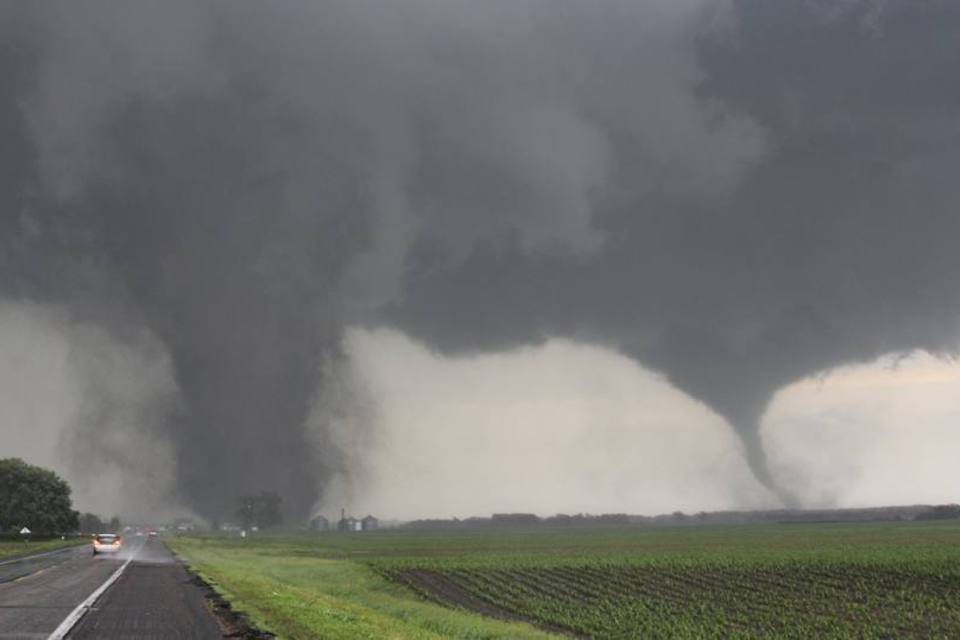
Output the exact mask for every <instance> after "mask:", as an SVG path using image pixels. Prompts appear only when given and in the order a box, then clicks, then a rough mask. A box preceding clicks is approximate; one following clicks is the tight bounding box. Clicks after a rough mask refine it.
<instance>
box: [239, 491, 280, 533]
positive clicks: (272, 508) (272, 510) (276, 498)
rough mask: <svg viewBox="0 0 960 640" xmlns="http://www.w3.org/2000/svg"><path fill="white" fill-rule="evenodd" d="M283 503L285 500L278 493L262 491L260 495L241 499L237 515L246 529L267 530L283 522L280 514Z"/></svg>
mask: <svg viewBox="0 0 960 640" xmlns="http://www.w3.org/2000/svg"><path fill="white" fill-rule="evenodd" d="M282 503H283V498H281V497H280V495H279V494H278V493H277V492H276V491H261V492H260V494H259V495H256V496H250V495H248V496H243V497H242V498H240V506H238V507H237V511H236V515H237V518H238V519H239V520H240V524H241V525H243V527H244V528H245V529H249V528H250V527H251V526H256V527H257V528H259V529H266V528H267V527H272V526H275V525H278V524H280V523H281V522H283V515H282V514H281V513H280V505H281V504H282Z"/></svg>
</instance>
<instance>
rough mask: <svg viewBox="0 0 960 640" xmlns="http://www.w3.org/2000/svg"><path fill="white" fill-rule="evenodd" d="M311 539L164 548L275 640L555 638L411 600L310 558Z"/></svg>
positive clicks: (359, 572) (339, 564) (208, 541)
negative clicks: (269, 632)
mask: <svg viewBox="0 0 960 640" xmlns="http://www.w3.org/2000/svg"><path fill="white" fill-rule="evenodd" d="M314 540H315V539H304V540H301V541H294V540H289V541H285V542H278V541H274V540H269V539H265V540H262V541H254V540H246V541H243V542H242V543H237V542H236V541H229V540H225V539H216V538H173V539H168V540H167V541H166V542H167V544H169V545H170V547H171V548H172V549H173V550H174V551H175V552H176V553H177V554H178V555H179V556H181V557H182V558H184V559H185V560H186V561H187V562H188V563H189V565H190V566H191V568H193V569H194V570H196V571H198V572H199V573H200V575H201V576H202V577H203V578H204V579H206V580H208V581H209V582H211V583H212V584H213V585H214V586H215V587H216V589H217V590H218V591H219V592H220V594H221V595H222V596H223V597H224V598H226V599H227V600H228V601H229V602H230V603H231V605H232V607H233V608H234V610H237V611H242V612H244V613H246V614H247V615H248V616H249V617H250V619H251V621H252V622H253V623H254V625H255V626H258V627H261V628H263V629H265V630H268V631H271V632H272V633H275V634H276V635H277V636H279V637H281V638H289V639H291V640H292V639H300V638H303V639H307V638H332V639H341V638H342V639H345V640H353V639H360V638H371V639H372V638H384V639H391V638H395V639H407V638H410V639H417V640H419V639H424V640H426V639H439V638H464V639H476V640H481V639H491V640H492V639H495V638H504V639H506V638H511V639H512V638H517V639H526V638H530V639H534V638H554V637H556V636H553V635H551V634H548V633H546V632H543V631H540V630H538V629H535V628H534V627H532V626H529V625H526V624H521V623H509V622H504V621H500V620H492V619H488V618H484V617H483V616H480V615H477V614H474V613H469V612H466V611H460V610H455V609H448V608H446V607H442V606H439V605H435V604H432V603H429V602H425V601H423V600H419V599H417V597H416V595H415V594H413V593H412V592H411V591H409V590H408V589H406V588H405V587H402V586H400V585H398V584H395V583H393V582H390V581H388V580H387V579H386V578H384V577H382V576H381V575H379V574H378V573H376V572H375V571H374V570H372V569H371V568H370V567H368V566H366V565H365V564H363V563H357V562H353V561H350V560H347V559H331V558H323V557H312V556H311V554H310V553H309V551H307V553H304V552H305V551H306V550H305V549H304V548H303V546H304V545H306V546H307V547H308V548H309V546H310V545H311V543H312V542H313V541H314Z"/></svg>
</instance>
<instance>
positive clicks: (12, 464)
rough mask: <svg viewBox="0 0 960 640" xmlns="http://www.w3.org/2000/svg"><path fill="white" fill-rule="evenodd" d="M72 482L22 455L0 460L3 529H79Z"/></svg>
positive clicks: (37, 531) (45, 531)
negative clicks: (74, 507) (22, 457)
mask: <svg viewBox="0 0 960 640" xmlns="http://www.w3.org/2000/svg"><path fill="white" fill-rule="evenodd" d="M72 506H73V505H72V504H71V502H70V485H68V484H67V483H66V481H64V480H63V479H62V478H60V476H58V475H57V474H55V473H54V472H53V471H50V470H48V469H43V468H42V467H36V466H33V465H30V464H27V463H26V462H24V461H23V460H21V459H20V458H4V459H2V460H0V532H2V531H11V530H19V529H20V528H21V527H27V528H29V529H30V530H31V531H33V533H35V534H51V533H65V532H68V531H76V530H77V528H78V526H79V520H78V515H79V514H78V513H77V512H76V511H74V510H73V508H72Z"/></svg>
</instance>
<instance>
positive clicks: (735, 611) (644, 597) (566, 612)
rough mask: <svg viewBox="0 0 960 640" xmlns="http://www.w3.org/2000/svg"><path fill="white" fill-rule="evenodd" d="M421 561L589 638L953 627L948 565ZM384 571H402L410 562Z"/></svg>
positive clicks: (525, 613) (951, 631)
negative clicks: (439, 564)
mask: <svg viewBox="0 0 960 640" xmlns="http://www.w3.org/2000/svg"><path fill="white" fill-rule="evenodd" d="M427 570H429V571H431V572H432V574H434V575H435V576H436V577H437V578H440V579H442V580H444V581H446V583H448V584H450V585H454V586H455V587H456V588H457V589H459V590H462V591H465V592H468V593H469V594H471V595H472V596H474V597H475V598H479V599H480V600H483V601H486V602H488V603H490V604H491V605H493V606H495V607H496V608H498V609H500V610H505V611H509V612H512V613H514V614H516V615H517V616H520V617H523V618H526V619H529V620H531V621H534V622H537V623H541V624H544V625H550V626H554V627H562V628H566V629H569V630H571V631H574V632H576V633H579V634H584V635H587V636H590V637H596V638H628V637H649V638H667V637H715V638H720V637H770V636H776V637H834V638H846V637H851V638H852V637H856V638H893V637H898V638H899V637H923V638H926V637H960V609H958V608H957V607H956V603H957V602H960V577H958V576H957V575H956V571H955V567H943V570H942V571H936V570H935V568H934V570H932V571H931V570H930V567H925V569H924V570H922V571H921V570H916V569H909V568H904V567H900V566H891V567H883V566H875V565H874V566H868V565H843V564H838V563H823V564H816V563H783V564H776V565H770V566H762V565H761V566H753V567H737V566H730V565H723V564H718V565H714V566H709V565H697V566H631V565H620V566H618V565H615V564H605V563H589V564H584V565H581V566H570V565H560V566H554V567H550V566H542V565H540V566H526V567H524V566H514V567H511V566H509V565H508V564H504V565H502V566H499V567H461V568H443V569H439V568H433V569H427ZM384 572H385V573H386V574H387V575H389V576H391V577H394V578H398V579H401V580H402V579H404V576H406V575H407V574H408V573H409V569H404V568H392V569H386V570H385V571H384ZM434 595H435V596H437V599H440V600H443V599H444V598H443V596H442V595H439V594H434Z"/></svg>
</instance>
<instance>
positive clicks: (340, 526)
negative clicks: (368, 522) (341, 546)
mask: <svg viewBox="0 0 960 640" xmlns="http://www.w3.org/2000/svg"><path fill="white" fill-rule="evenodd" d="M362 526H363V525H362V524H361V522H360V521H359V520H357V519H356V518H354V517H353V516H350V517H349V518H348V517H347V512H346V509H340V522H338V523H337V531H361V530H362V529H361V527H362Z"/></svg>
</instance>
